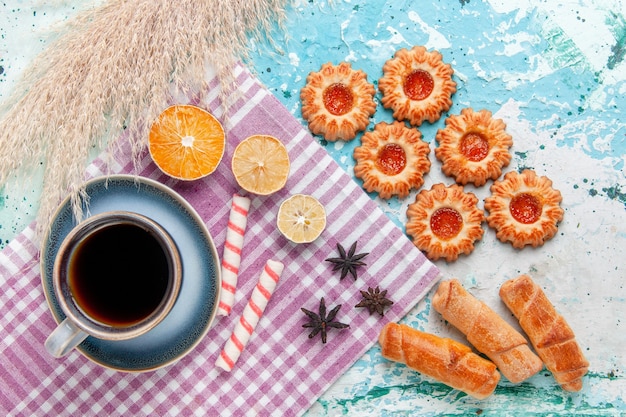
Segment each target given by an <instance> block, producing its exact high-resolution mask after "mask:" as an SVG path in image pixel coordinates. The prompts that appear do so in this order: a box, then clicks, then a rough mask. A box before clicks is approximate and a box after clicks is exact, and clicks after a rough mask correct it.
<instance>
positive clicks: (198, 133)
mask: <svg viewBox="0 0 626 417" xmlns="http://www.w3.org/2000/svg"><path fill="white" fill-rule="evenodd" d="M225 142H226V139H225V134H224V128H223V127H222V125H221V124H220V122H219V121H218V120H217V119H216V118H215V117H214V116H213V115H212V114H211V113H209V112H207V111H206V110H203V109H201V108H199V107H196V106H191V105H175V106H170V107H168V108H167V109H165V110H164V111H163V112H162V113H161V114H160V115H159V117H158V118H157V119H156V121H155V122H154V123H153V124H152V126H151V127H150V136H149V149H150V156H151V157H152V160H153V161H154V162H155V164H156V165H157V166H158V167H159V168H160V169H161V170H162V171H163V172H165V173H166V174H167V175H169V176H171V177H174V178H177V179H181V180H196V179H198V178H202V177H205V176H207V175H209V174H211V173H212V172H213V171H215V169H216V168H217V166H218V165H219V163H220V161H221V160H222V156H223V155H224V147H225Z"/></svg>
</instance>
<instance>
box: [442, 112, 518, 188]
mask: <svg viewBox="0 0 626 417" xmlns="http://www.w3.org/2000/svg"><path fill="white" fill-rule="evenodd" d="M505 128H506V125H505V124H504V122H503V121H502V120H501V119H494V118H493V117H492V115H491V112H490V111H488V110H480V111H474V110H473V109H471V108H466V109H463V110H461V114H460V115H453V116H450V117H448V118H447V119H446V127H445V128H444V129H439V130H438V131H437V134H436V136H435V139H436V140H437V142H438V143H439V146H438V147H437V148H436V149H435V156H436V157H437V159H439V160H440V161H441V162H442V166H441V170H442V171H443V173H444V174H446V175H447V176H449V177H453V178H454V179H455V181H456V182H457V183H459V184H463V185H465V184H467V183H473V184H474V185H475V186H477V187H479V186H481V185H484V184H485V183H486V182H487V180H488V179H492V180H496V179H498V178H499V177H500V174H502V167H505V166H507V165H508V164H509V162H510V161H511V154H510V152H509V148H510V147H511V145H513V140H512V138H511V135H509V134H507V133H506V132H505Z"/></svg>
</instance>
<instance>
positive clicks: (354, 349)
mask: <svg viewBox="0 0 626 417" xmlns="http://www.w3.org/2000/svg"><path fill="white" fill-rule="evenodd" d="M237 77H238V78H237V81H238V85H239V93H240V94H241V97H240V98H239V100H238V101H237V103H236V105H234V106H233V107H232V108H231V109H230V110H229V111H230V113H229V114H228V117H227V118H225V117H224V116H225V115H224V114H223V107H222V106H221V105H220V101H219V99H218V97H217V96H218V94H217V91H218V87H217V84H218V83H217V81H216V80H215V79H213V80H211V82H210V85H211V86H212V88H211V90H210V91H208V93H207V94H206V95H205V96H203V97H201V98H200V99H188V100H187V101H191V102H193V103H194V104H197V105H199V106H201V107H204V108H206V109H208V110H209V111H211V112H212V113H213V114H215V115H216V116H217V117H218V118H220V119H221V120H226V121H225V122H224V124H225V127H226V130H227V132H228V134H227V147H226V152H225V155H224V159H223V161H222V163H221V165H220V166H219V168H218V169H217V171H216V172H215V173H213V174H212V175H210V176H209V177H207V178H205V179H202V180H199V181H194V182H181V181H176V180H173V179H171V178H169V177H167V176H165V175H163V174H162V173H161V172H160V171H159V170H158V168H156V166H155V165H154V164H153V163H152V162H151V160H150V157H149V156H148V155H146V156H145V158H144V160H143V162H142V164H141V166H140V175H142V176H145V177H149V178H152V179H155V180H157V181H160V182H162V183H164V184H166V185H168V186H170V187H172V188H173V189H174V190H176V191H177V192H178V193H180V194H181V195H182V196H183V197H184V198H185V199H187V200H188V201H189V203H190V204H191V205H192V206H193V207H194V208H195V209H196V210H197V211H198V213H199V214H200V216H201V217H202V218H203V219H204V220H205V222H206V224H207V226H208V228H209V230H210V231H211V234H212V235H213V238H214V241H215V244H216V246H217V251H218V253H220V254H221V253H222V249H223V245H224V241H225V237H226V226H227V222H228V216H229V209H230V200H231V198H232V195H233V193H241V192H242V191H241V190H240V189H239V188H238V187H237V184H236V182H235V180H234V177H233V175H232V172H231V171H230V158H231V156H232V152H233V150H234V148H235V146H236V145H237V144H238V143H239V142H240V141H241V140H243V139H244V138H246V137H247V136H249V135H251V134H259V133H262V134H270V135H273V136H275V137H277V138H279V139H280V140H281V141H283V143H284V144H285V145H286V146H287V149H288V151H289V155H290V158H291V174H290V178H289V180H288V182H287V185H286V187H285V188H284V189H283V190H281V191H280V192H278V193H276V194H274V195H272V196H269V197H257V196H250V197H251V199H252V204H251V208H250V213H249V218H248V230H247V232H246V239H245V242H244V248H243V252H242V261H241V267H240V274H239V281H238V289H237V295H236V299H235V304H234V306H233V311H232V313H231V315H230V316H228V317H218V318H217V319H216V322H215V324H214V326H213V328H212V329H211V330H210V331H209V334H208V335H207V336H206V337H205V338H204V339H203V340H202V341H201V342H200V344H199V345H198V346H197V347H196V348H195V349H194V350H193V351H191V352H190V354H189V355H187V356H186V357H184V358H183V359H181V360H180V361H179V362H177V363H175V364H173V365H170V366H168V367H166V368H163V369H159V370H157V371H154V372H147V373H141V374H131V373H123V372H117V371H113V370H109V369H105V368H103V367H101V366H99V365H96V364H94V363H92V362H91V361H89V360H88V359H86V358H85V357H84V356H82V355H81V354H80V353H77V352H72V353H71V354H69V356H67V357H65V358H63V359H60V360H59V359H54V358H52V357H50V356H49V355H48V354H47V353H46V352H45V350H44V347H43V342H44V340H45V338H46V336H47V335H48V334H49V333H50V332H51V331H52V329H53V328H54V327H55V322H54V320H53V317H52V314H51V313H50V312H49V311H48V307H47V304H46V301H45V298H44V294H43V291H42V286H41V282H40V271H39V255H38V251H37V247H38V243H37V242H34V241H33V239H34V237H33V236H34V234H33V228H34V225H32V226H31V227H29V228H27V229H26V230H25V231H24V232H22V233H21V234H20V235H19V236H18V237H17V238H16V239H14V241H12V242H11V243H10V244H9V245H8V246H7V247H6V248H5V249H4V250H3V251H2V252H1V253H0V330H1V336H0V351H1V352H2V354H1V355H0V388H1V389H0V414H2V415H9V416H36V415H57V416H72V415H108V416H114V415H134V416H138V415H159V416H165V415H172V416H186V415H198V416H217V415H277V416H298V415H301V414H302V413H304V411H305V410H307V409H308V408H309V406H310V405H311V404H312V403H313V402H314V401H315V400H316V399H317V398H318V397H319V396H320V395H321V394H322V393H323V392H324V391H325V390H326V389H327V388H328V387H329V386H330V385H331V384H332V383H333V382H334V381H335V380H336V379H337V378H338V377H339V376H340V375H341V374H342V373H344V372H345V371H346V370H347V369H348V368H349V367H350V366H351V365H352V364H353V363H354V362H355V361H357V359H359V357H361V355H363V354H364V353H365V352H366V351H367V350H368V349H370V348H371V347H372V346H373V344H374V343H376V340H377V337H378V334H379V331H380V329H381V328H382V326H383V325H384V324H385V323H386V322H388V321H397V320H399V319H400V318H402V317H403V316H404V315H405V314H406V313H407V312H408V311H409V310H410V309H411V308H412V307H413V306H414V305H415V304H416V303H417V302H418V301H419V300H420V299H421V298H422V297H423V296H424V295H425V293H426V292H427V291H428V289H429V288H430V287H431V286H432V285H433V284H434V282H435V281H436V279H437V277H438V270H437V268H436V267H435V266H434V265H433V264H431V263H430V262H429V261H428V260H427V259H426V258H425V257H424V256H423V254H422V253H421V252H420V251H419V250H417V249H416V248H415V247H414V246H413V244H412V243H411V242H410V241H409V240H408V239H407V238H406V237H405V236H404V234H403V233H402V231H401V230H400V229H399V228H398V227H396V226H395V225H394V224H393V223H392V222H391V221H390V220H389V219H388V218H387V217H386V216H385V214H384V213H383V212H382V211H381V210H380V209H379V207H378V206H377V205H376V203H375V202H374V201H372V200H371V199H370V198H369V197H368V196H367V195H366V194H365V193H364V192H363V191H362V190H361V188H360V187H359V186H358V184H356V183H355V182H354V181H352V179H351V178H350V176H348V175H347V174H346V173H345V172H344V171H343V170H342V169H341V168H340V167H339V166H338V165H337V164H336V163H335V161H334V160H333V159H332V158H331V157H330V156H329V155H328V153H327V152H326V151H325V150H324V149H323V148H322V147H321V146H320V145H319V144H318V143H317V142H316V141H315V139H314V138H313V137H311V136H310V134H309V133H308V132H307V130H306V129H304V128H303V127H302V126H301V125H300V123H299V122H298V121H297V120H296V119H295V118H294V117H293V116H292V115H291V114H290V113H289V112H288V110H287V109H285V108H284V106H282V104H280V102H279V101H278V100H276V98H275V97H273V96H272V95H271V94H270V93H269V92H268V91H267V90H266V89H265V88H264V87H262V86H261V85H260V84H259V83H258V82H257V80H256V79H255V78H254V77H252V76H251V75H250V74H249V73H248V72H247V71H246V70H245V69H244V68H243V67H238V73H237ZM103 165H104V164H103V162H102V160H99V159H98V160H96V161H94V163H93V164H92V165H90V166H89V168H88V170H87V177H94V176H98V175H101V174H103V173H104V167H103ZM114 171H115V172H120V173H121V172H123V173H127V172H135V171H133V166H132V164H131V162H130V160H129V157H127V156H125V155H122V156H121V157H120V158H119V159H118V161H117V165H116V166H115V167H114ZM296 193H304V194H311V195H313V196H315V197H316V198H317V199H318V200H319V201H320V202H321V203H322V204H323V205H324V206H325V208H326V211H327V216H328V225H327V228H326V230H325V231H324V232H323V233H322V235H321V237H320V238H319V239H318V240H316V241H315V242H314V243H311V244H308V245H298V244H293V243H290V242H289V241H287V240H286V239H285V238H284V237H282V235H281V234H280V233H279V232H278V230H277V228H276V226H275V222H276V213H277V211H278V206H279V204H280V203H281V202H282V201H283V200H284V199H285V198H287V197H288V196H289V195H292V194H296ZM354 241H358V242H359V243H358V251H359V252H369V253H370V254H369V255H368V256H367V258H366V259H365V261H366V262H367V266H366V267H363V268H361V269H360V270H359V278H358V280H357V281H356V282H355V281H354V280H353V279H352V278H350V277H348V278H345V279H344V280H342V281H340V280H339V275H338V273H336V272H332V265H331V264H329V263H328V262H325V261H324V259H325V258H327V257H330V256H337V255H336V244H337V243H338V242H339V243H341V244H342V245H344V246H345V247H348V246H349V245H350V244H352V242H354ZM270 258H271V259H275V260H277V261H280V262H282V263H284V265H285V269H284V272H283V274H282V277H281V280H280V282H279V283H278V286H277V288H276V290H275V293H274V295H273V296H272V299H271V300H270V302H269V304H268V306H267V308H266V310H265V313H264V315H263V318H262V319H261V320H260V322H259V323H258V325H257V328H256V330H255V332H254V334H253V335H252V337H251V339H250V341H249V343H248V345H247V346H246V349H245V350H244V352H243V354H242V355H241V357H240V358H239V361H238V362H237V364H236V366H235V368H234V369H233V370H232V372H230V373H228V372H224V371H221V370H219V368H217V367H216V366H215V361H216V358H217V355H219V353H220V350H221V348H222V347H223V345H224V342H225V341H226V339H227V338H228V337H229V336H230V333H231V331H232V329H233V327H234V320H236V319H237V318H238V317H239V316H240V315H241V312H242V310H243V308H244V307H245V303H246V300H247V299H248V298H249V297H250V294H251V292H252V289H253V287H254V285H255V284H256V281H257V278H258V276H259V273H260V271H261V268H262V267H263V265H264V264H265V262H266V261H267V260H268V259H270ZM377 285H379V286H380V287H381V288H382V289H387V290H388V291H389V292H388V294H389V296H390V298H392V300H393V301H394V305H393V306H392V308H391V309H390V310H389V311H388V312H386V314H385V317H383V318H381V317H380V316H378V315H372V316H370V315H369V313H368V312H367V310H366V309H361V308H354V306H355V305H356V304H357V303H358V302H359V301H360V299H361V295H360V293H359V290H361V289H367V287H368V286H371V287H375V286H377ZM322 296H324V297H325V299H326V302H327V304H328V305H329V306H330V307H332V306H335V305H337V304H342V308H341V310H340V312H339V314H338V317H337V319H338V320H339V321H341V322H343V323H348V324H349V325H350V328H349V329H346V330H341V331H337V330H336V329H332V330H330V334H329V337H328V343H327V344H325V345H324V344H322V343H321V340H320V339H319V336H318V337H317V338H314V339H309V338H308V329H303V328H302V324H304V323H305V322H306V321H307V320H306V317H305V315H304V314H303V313H302V312H301V311H300V307H305V308H307V309H309V310H314V311H316V310H317V307H318V304H319V300H320V298H321V297H322Z"/></svg>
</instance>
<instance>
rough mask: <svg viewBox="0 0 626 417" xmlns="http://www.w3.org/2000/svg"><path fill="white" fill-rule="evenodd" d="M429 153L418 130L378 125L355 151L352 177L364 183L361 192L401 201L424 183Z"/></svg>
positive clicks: (399, 125) (400, 125) (428, 167)
mask: <svg viewBox="0 0 626 417" xmlns="http://www.w3.org/2000/svg"><path fill="white" fill-rule="evenodd" d="M429 152H430V147H429V146H428V143H426V142H424V141H423V140H422V134H421V133H420V131H419V130H417V129H415V128H409V127H407V126H406V125H405V124H404V123H403V122H397V121H396V122H393V123H391V124H388V123H385V122H380V123H378V124H376V126H374V130H373V131H371V132H365V133H364V134H363V136H362V138H361V146H358V147H356V148H355V149H354V154H353V155H354V159H355V160H356V166H355V167H354V175H355V176H357V177H358V178H361V179H362V180H363V188H365V189H366V190H367V191H368V192H372V191H376V192H377V193H378V195H379V197H380V198H390V197H391V196H393V195H397V196H398V197H399V198H404V197H406V196H408V195H409V192H410V191H411V189H417V188H419V187H421V186H422V184H423V183H424V174H426V173H427V172H428V171H429V170H430V160H429V159H428V154H429Z"/></svg>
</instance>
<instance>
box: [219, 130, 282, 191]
mask: <svg viewBox="0 0 626 417" xmlns="http://www.w3.org/2000/svg"><path fill="white" fill-rule="evenodd" d="M231 164H232V170H233V174H234V175H235V179H236V180H237V183H238V184H239V186H240V187H241V188H243V189H244V190H246V191H249V192H251V193H254V194H258V195H268V194H272V193H275V192H276V191H278V190H280V189H281V188H283V187H284V186H285V183H286V182H287V177H288V176H289V169H290V166H291V164H290V162H289V154H288V153H287V148H285V145H283V143H282V142H281V141H279V140H278V139H276V138H275V137H273V136H269V135H252V136H250V137H247V138H246V139H244V140H242V141H241V143H239V145H237V147H236V148H235V152H234V153H233V159H232V163H231Z"/></svg>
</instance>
